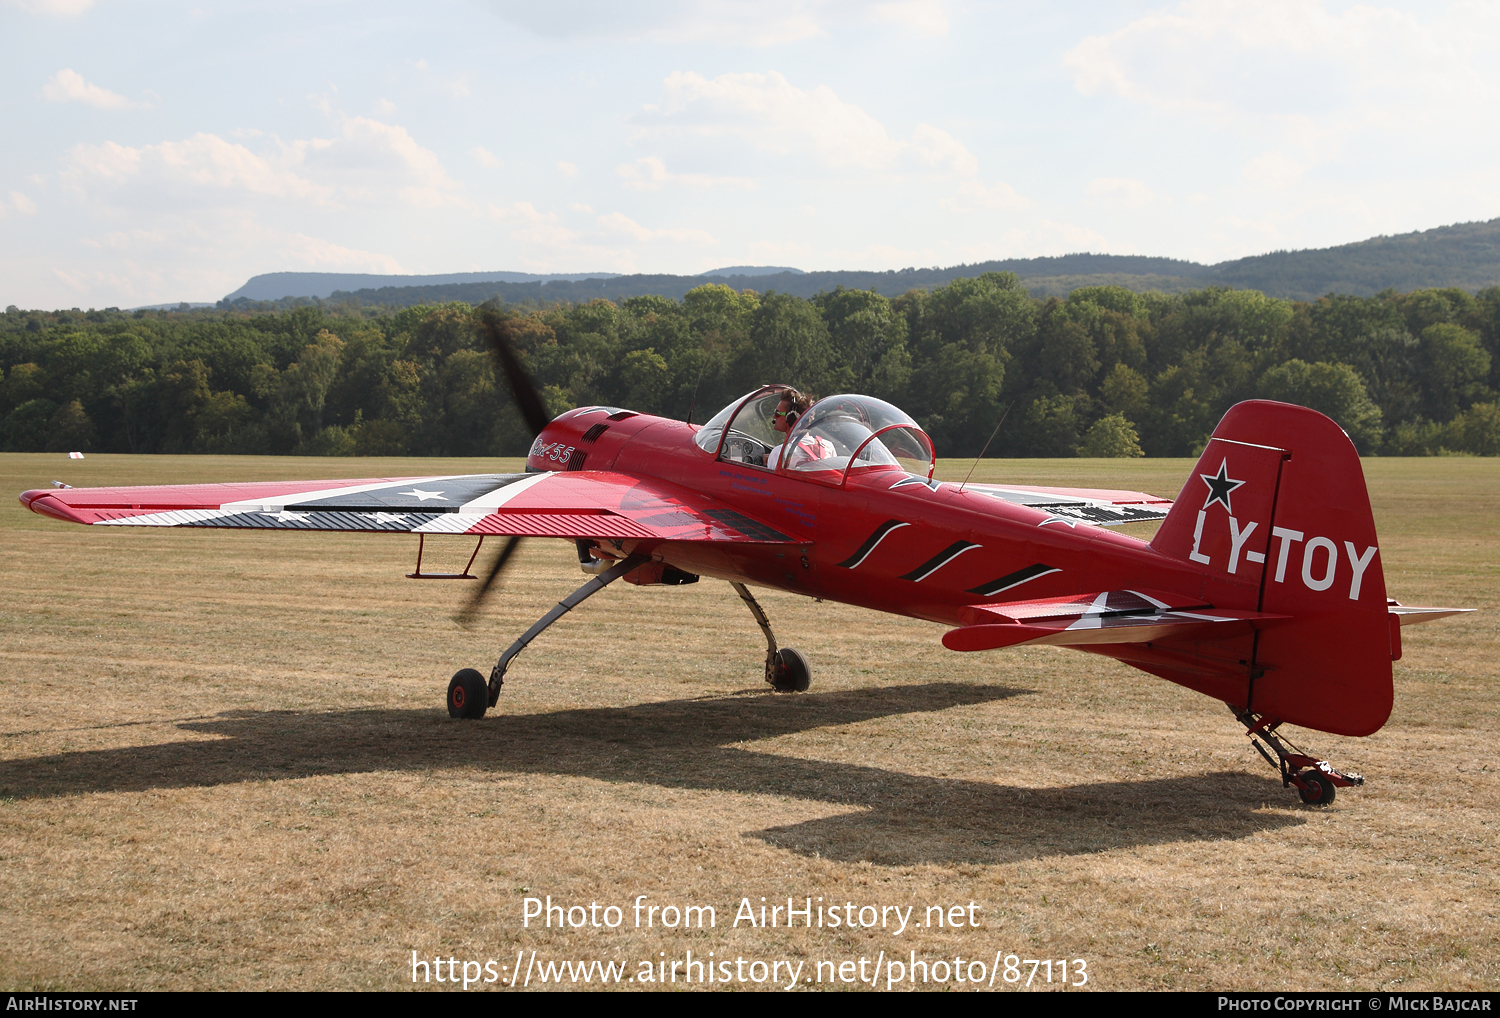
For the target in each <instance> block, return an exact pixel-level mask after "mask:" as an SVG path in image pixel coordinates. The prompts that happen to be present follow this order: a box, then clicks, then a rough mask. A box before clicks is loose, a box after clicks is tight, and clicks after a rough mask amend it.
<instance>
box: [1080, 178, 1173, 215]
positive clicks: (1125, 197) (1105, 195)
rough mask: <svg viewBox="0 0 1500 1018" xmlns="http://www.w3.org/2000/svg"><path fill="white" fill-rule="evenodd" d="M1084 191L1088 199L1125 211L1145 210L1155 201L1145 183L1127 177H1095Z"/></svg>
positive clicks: (1154, 196) (1153, 195)
mask: <svg viewBox="0 0 1500 1018" xmlns="http://www.w3.org/2000/svg"><path fill="white" fill-rule="evenodd" d="M1084 190H1086V191H1087V192H1088V195H1089V197H1090V198H1097V199H1099V200H1100V201H1102V202H1105V203H1106V204H1109V205H1114V206H1118V207H1120V208H1126V209H1139V208H1145V207H1146V206H1147V205H1150V204H1151V203H1152V202H1153V201H1155V200H1156V195H1155V194H1153V193H1152V192H1151V188H1149V187H1147V186H1146V183H1145V181H1142V180H1132V179H1129V178H1127V177H1096V178H1094V179H1093V180H1091V181H1089V185H1088V187H1087V188H1085V189H1084Z"/></svg>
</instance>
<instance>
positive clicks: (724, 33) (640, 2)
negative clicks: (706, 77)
mask: <svg viewBox="0 0 1500 1018" xmlns="http://www.w3.org/2000/svg"><path fill="white" fill-rule="evenodd" d="M488 6H489V7H490V8H491V9H492V10H494V11H495V13H496V14H498V15H499V16H500V17H502V18H504V19H505V20H507V21H510V22H513V23H515V24H518V25H521V26H523V27H525V28H528V29H530V30H531V31H533V32H535V33H537V34H538V35H543V36H551V37H554V38H580V37H581V38H607V39H617V40H635V39H639V40H643V41H647V42H655V43H667V44H678V45H694V46H701V45H705V44H706V45H713V46H748V47H764V46H777V45H784V44H787V43H794V42H801V41H803V40H807V39H814V38H818V37H820V36H827V35H831V34H832V33H833V32H835V31H838V30H839V29H841V28H844V27H845V26H852V25H862V24H885V25H890V26H892V27H893V28H895V29H897V30H900V31H905V32H916V33H918V34H920V35H927V36H934V35H945V34H947V32H948V28H949V25H948V15H947V11H946V4H945V3H944V0H877V2H872V0H636V2H634V3H630V4H620V3H614V2H607V0H552V2H551V3H547V4H538V3H534V2H530V0H525V2H523V0H490V2H489V4H488Z"/></svg>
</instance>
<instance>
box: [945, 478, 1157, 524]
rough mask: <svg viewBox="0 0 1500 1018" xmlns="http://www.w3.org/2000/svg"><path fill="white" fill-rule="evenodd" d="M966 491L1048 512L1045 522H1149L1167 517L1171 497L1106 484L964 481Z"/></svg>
mask: <svg viewBox="0 0 1500 1018" xmlns="http://www.w3.org/2000/svg"><path fill="white" fill-rule="evenodd" d="M963 489H964V490H965V491H974V492H978V493H979V494H981V495H986V496H988V497H990V498H994V499H999V500H1000V501H1002V502H1011V503H1014V504H1016V505H1024V506H1028V507H1030V508H1032V509H1036V510H1038V511H1039V512H1044V513H1047V514H1049V515H1050V516H1051V519H1048V520H1047V521H1045V522H1044V523H1043V524H1042V525H1043V526H1046V524H1047V523H1064V524H1067V525H1068V526H1070V527H1071V526H1074V525H1076V524H1079V523H1089V524H1093V525H1094V526H1097V527H1118V526H1121V525H1123V524H1126V523H1151V522H1154V521H1157V520H1164V519H1166V518H1167V511H1168V510H1169V509H1171V508H1172V500H1171V499H1169V498H1158V497H1157V496H1155V495H1148V494H1146V493H1145V492H1144V491H1116V490H1113V489H1105V488H1038V487H1034V486H1032V485H1029V484H966V485H964V486H963Z"/></svg>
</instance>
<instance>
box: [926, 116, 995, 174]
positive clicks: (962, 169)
mask: <svg viewBox="0 0 1500 1018" xmlns="http://www.w3.org/2000/svg"><path fill="white" fill-rule="evenodd" d="M912 147H913V150H914V151H915V153H916V156H917V160H918V161H919V162H921V163H922V164H923V165H924V166H942V165H944V164H945V163H946V164H947V165H948V166H950V167H951V168H952V169H953V172H955V173H958V174H960V175H962V176H965V177H972V176H974V175H975V174H977V173H978V172H979V160H978V159H976V158H974V154H973V153H972V152H970V151H969V150H968V149H967V148H965V147H964V145H963V143H962V142H960V141H959V140H958V139H957V138H955V137H953V135H951V134H949V133H948V132H947V131H944V130H941V129H940V128H936V127H933V126H932V125H931V124H918V125H917V129H916V130H915V131H913V132H912Z"/></svg>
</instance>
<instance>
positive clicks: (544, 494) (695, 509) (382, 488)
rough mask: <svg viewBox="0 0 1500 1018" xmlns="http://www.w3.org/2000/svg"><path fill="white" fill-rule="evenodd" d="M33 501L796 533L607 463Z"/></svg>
mask: <svg viewBox="0 0 1500 1018" xmlns="http://www.w3.org/2000/svg"><path fill="white" fill-rule="evenodd" d="M21 503H22V504H23V505H25V506H27V507H28V508H29V509H31V510H32V511H33V512H37V513H41V514H43V515H46V516H52V517H55V518H57V519H61V520H68V521H69V522H72V523H86V524H93V525H98V526H114V527H211V528H227V529H244V528H250V529H256V530H341V531H379V532H386V533H411V534H504V535H512V536H518V537H573V538H580V537H583V538H602V539H609V538H614V539H628V538H634V539H658V540H671V541H731V542H747V543H757V544H781V543H793V538H791V537H790V536H788V535H786V534H783V533H782V532H780V531H779V530H777V529H776V528H774V527H772V526H770V525H768V524H767V523H765V522H764V521H762V520H757V519H755V518H753V517H750V516H747V515H745V514H744V513H742V512H740V511H739V510H737V509H734V508H732V507H730V506H727V505H725V504H723V503H720V502H718V501H716V500H714V499H712V498H709V497H707V496H705V495H701V494H699V493H697V492H693V491H689V490H687V489H685V488H682V487H680V486H678V485H675V484H671V483H669V482H666V481H660V480H657V479H655V478H642V477H636V476H633V475H630V474H619V473H613V472H610V471H602V470H599V471H595V470H580V471H573V472H568V473H525V474H469V475H454V476H440V477H401V478H397V477H380V478H366V479H363V480H349V481H287V482H254V483H244V484H182V485H164V486H153V487H142V488H60V489H56V490H49V489H41V490H37V491H28V492H25V493H23V494H22V495H21Z"/></svg>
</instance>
